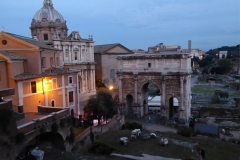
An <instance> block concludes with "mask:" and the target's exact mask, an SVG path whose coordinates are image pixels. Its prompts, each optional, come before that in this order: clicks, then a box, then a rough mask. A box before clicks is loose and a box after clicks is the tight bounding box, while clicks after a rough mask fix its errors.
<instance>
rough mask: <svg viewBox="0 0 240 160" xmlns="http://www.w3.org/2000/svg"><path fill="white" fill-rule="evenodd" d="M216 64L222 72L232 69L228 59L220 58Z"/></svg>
mask: <svg viewBox="0 0 240 160" xmlns="http://www.w3.org/2000/svg"><path fill="white" fill-rule="evenodd" d="M218 66H219V69H220V70H222V72H223V73H226V72H229V71H230V70H231V69H232V64H231V62H230V61H229V60H228V59H220V60H219V61H218Z"/></svg>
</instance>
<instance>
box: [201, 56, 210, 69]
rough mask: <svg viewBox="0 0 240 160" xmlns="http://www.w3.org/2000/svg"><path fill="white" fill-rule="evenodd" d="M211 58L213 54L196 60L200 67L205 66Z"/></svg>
mask: <svg viewBox="0 0 240 160" xmlns="http://www.w3.org/2000/svg"><path fill="white" fill-rule="evenodd" d="M213 58H214V57H213V56H206V57H205V58H203V59H202V60H200V61H198V64H199V66H200V67H206V66H207V65H209V64H211V62H212V60H213Z"/></svg>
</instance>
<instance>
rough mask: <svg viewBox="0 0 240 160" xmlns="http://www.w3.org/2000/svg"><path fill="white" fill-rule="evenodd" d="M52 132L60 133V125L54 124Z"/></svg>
mask: <svg viewBox="0 0 240 160" xmlns="http://www.w3.org/2000/svg"><path fill="white" fill-rule="evenodd" d="M51 131H52V132H54V133H56V132H57V131H58V125H57V124H56V123H53V124H52V126H51Z"/></svg>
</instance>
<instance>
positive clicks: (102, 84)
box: [96, 80, 106, 88]
mask: <svg viewBox="0 0 240 160" xmlns="http://www.w3.org/2000/svg"><path fill="white" fill-rule="evenodd" d="M96 87H97V88H100V87H104V88H106V86H105V84H104V83H102V82H101V81H100V80H99V81H96Z"/></svg>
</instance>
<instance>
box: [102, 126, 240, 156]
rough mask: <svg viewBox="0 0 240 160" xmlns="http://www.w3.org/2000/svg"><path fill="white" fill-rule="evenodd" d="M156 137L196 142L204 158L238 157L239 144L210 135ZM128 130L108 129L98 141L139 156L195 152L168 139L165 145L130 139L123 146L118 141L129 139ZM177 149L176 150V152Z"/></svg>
mask: <svg viewBox="0 0 240 160" xmlns="http://www.w3.org/2000/svg"><path fill="white" fill-rule="evenodd" d="M156 134H157V136H158V137H161V136H163V137H167V138H168V139H176V140H182V141H188V142H191V143H198V144H199V146H200V148H201V149H204V150H205V151H206V154H205V159H206V160H212V159H217V160H225V159H233V160H234V159H238V157H239V156H240V152H239V151H240V145H236V144H232V143H229V142H222V141H220V140H217V139H216V138H211V137H205V136H201V137H191V138H189V137H183V136H180V135H178V134H175V133H162V132H156ZM130 135H131V131H130V130H121V131H110V132H107V133H104V134H103V135H101V136H99V139H98V140H99V141H102V142H104V143H106V144H108V145H111V146H114V147H116V148H117V151H115V152H116V153H119V154H129V155H134V156H140V155H141V154H143V153H145V154H150V155H155V156H163V157H168V158H181V159H183V158H195V159H197V158H198V157H197V155H196V153H193V152H191V149H190V148H186V147H183V146H178V145H175V144H173V143H172V142H171V141H169V144H168V145H167V146H160V145H159V144H158V139H150V140H140V139H137V140H136V141H130V142H129V144H128V145H126V146H124V145H121V144H120V143H119V138H120V137H128V138H129V139H130ZM176 151H177V152H176Z"/></svg>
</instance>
